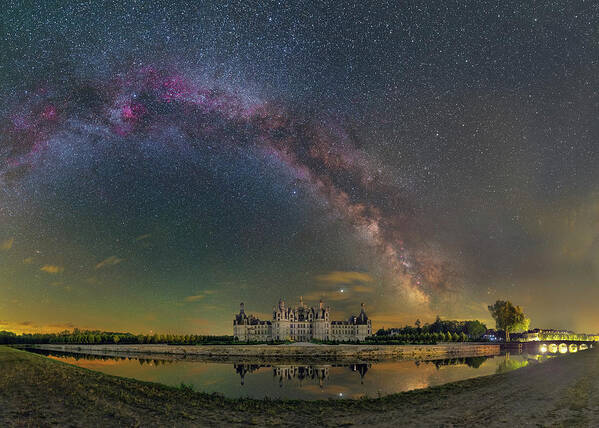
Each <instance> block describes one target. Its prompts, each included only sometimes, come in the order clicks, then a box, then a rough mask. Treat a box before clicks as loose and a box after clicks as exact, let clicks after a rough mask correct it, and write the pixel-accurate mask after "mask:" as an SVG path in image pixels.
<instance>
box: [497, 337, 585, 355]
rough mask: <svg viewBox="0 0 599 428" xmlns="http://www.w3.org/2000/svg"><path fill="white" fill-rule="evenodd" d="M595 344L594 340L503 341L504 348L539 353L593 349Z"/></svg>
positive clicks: (564, 352)
mask: <svg viewBox="0 0 599 428" xmlns="http://www.w3.org/2000/svg"><path fill="white" fill-rule="evenodd" d="M594 344H595V342H594V341H580V340H539V341H530V342H509V343H503V344H502V348H504V349H508V350H509V349H517V350H518V351H520V352H521V351H522V350H526V351H528V352H533V353H534V352H536V353H539V354H567V353H574V352H578V351H586V350H587V349H592V348H593V346H594Z"/></svg>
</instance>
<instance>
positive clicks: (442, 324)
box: [376, 316, 487, 342]
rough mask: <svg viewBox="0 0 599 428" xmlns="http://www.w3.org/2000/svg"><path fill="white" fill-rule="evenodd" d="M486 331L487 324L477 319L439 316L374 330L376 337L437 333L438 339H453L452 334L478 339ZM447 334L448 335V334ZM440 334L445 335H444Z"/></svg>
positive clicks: (467, 338)
mask: <svg viewBox="0 0 599 428" xmlns="http://www.w3.org/2000/svg"><path fill="white" fill-rule="evenodd" d="M486 331H487V326H486V325H484V324H483V323H481V322H480V321H478V320H473V321H457V320H442V319H441V318H440V317H439V316H437V319H436V320H435V322H434V323H432V324H424V325H422V324H421V322H420V320H416V322H415V323H414V326H409V325H408V326H405V327H402V328H390V329H380V330H378V331H377V332H376V337H377V338H378V337H385V336H398V335H403V336H410V335H411V336H421V335H429V336H430V335H435V334H436V335H437V340H438V341H441V342H442V341H455V339H454V335H457V336H458V338H462V336H465V338H466V339H464V340H479V339H480V338H481V337H482V336H483V335H484V334H485V332H486ZM448 334H449V336H448ZM442 335H445V336H444V337H443V336H442Z"/></svg>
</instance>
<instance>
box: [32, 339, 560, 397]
mask: <svg viewBox="0 0 599 428" xmlns="http://www.w3.org/2000/svg"><path fill="white" fill-rule="evenodd" d="M34 352H36V353H40V354H43V355H47V356H49V357H50V358H53V359H55V360H58V361H63V362H66V363H70V364H74V365H76V366H80V367H85V368H88V369H92V370H97V371H100V372H103V373H107V374H111V375H116V376H122V377H129V378H134V379H139V380H143V381H151V382H159V383H163V384H166V385H172V386H179V385H181V383H184V384H186V385H191V386H192V387H193V388H194V390H196V391H202V392H208V393H214V392H215V393H220V394H223V395H225V396H227V397H253V398H264V397H269V398H288V399H326V398H360V397H363V396H368V397H377V396H383V395H387V394H392V393H397V392H402V391H409V390H413V389H419V388H426V387H429V386H434V385H442V384H444V383H448V382H455V381H459V380H463V379H469V378H474V377H479V376H486V375H491V374H495V373H500V372H503V371H509V370H513V369H517V368H520V367H524V366H526V365H529V364H536V363H539V362H540V361H543V360H545V359H547V358H549V356H544V355H537V354H530V353H522V354H513V353H512V354H503V355H497V356H488V357H469V358H454V359H445V360H431V361H413V360H397V361H383V362H374V363H368V364H365V363H355V364H334V363H331V364H327V363H324V364H303V363H302V362H301V361H298V362H293V363H286V364H283V363H276V362H271V363H269V362H266V361H265V362H263V363H260V364H247V363H235V362H205V361H186V360H161V359H143V358H136V357H134V356H131V357H111V356H103V355H102V356H98V355H86V354H76V353H65V352H58V351H41V350H35V351H34Z"/></svg>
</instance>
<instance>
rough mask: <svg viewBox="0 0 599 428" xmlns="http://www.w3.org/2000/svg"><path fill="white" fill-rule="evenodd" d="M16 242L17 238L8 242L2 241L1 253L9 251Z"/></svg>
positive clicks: (0, 245)
mask: <svg viewBox="0 0 599 428" xmlns="http://www.w3.org/2000/svg"><path fill="white" fill-rule="evenodd" d="M14 242H15V238H9V239H7V240H6V241H2V243H0V250H1V251H8V250H10V249H11V248H12V244H14Z"/></svg>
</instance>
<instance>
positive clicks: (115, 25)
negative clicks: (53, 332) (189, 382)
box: [0, 1, 599, 333]
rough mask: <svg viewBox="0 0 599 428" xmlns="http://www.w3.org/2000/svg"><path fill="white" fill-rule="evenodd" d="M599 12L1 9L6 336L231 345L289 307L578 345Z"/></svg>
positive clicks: (505, 7)
mask: <svg viewBox="0 0 599 428" xmlns="http://www.w3.org/2000/svg"><path fill="white" fill-rule="evenodd" d="M598 9H599V8H598V6H597V5H596V4H594V3H593V2H587V1H579V2H558V1H553V2H543V3H539V4H534V5H533V4H525V3H522V2H503V3H501V4H500V5H499V4H496V3H493V2H443V4H442V5H437V4H432V3H430V2H414V3H411V4H410V5H405V6H400V5H397V4H396V2H373V3H368V2H367V3H364V2H355V3H344V4H341V3H338V2H293V3H289V2H262V3H260V4H251V3H248V2H226V3H225V2H212V3H211V2H193V3H187V4H186V3H175V2H136V1H132V2H127V3H123V4H121V3H118V2H87V3H82V4H64V3H63V2H43V3H42V4H38V5H34V6H31V5H28V4H25V3H21V2H9V4H8V5H7V6H6V7H5V13H3V16H2V18H1V19H2V27H1V28H2V29H1V30H0V44H1V46H2V49H0V75H1V76H2V79H1V82H0V94H1V96H2V103H1V104H0V116H1V117H2V121H1V124H0V300H1V301H2V303H0V328H9V327H10V328H13V329H19V328H22V329H24V328H25V327H27V328H29V329H32V328H38V329H44V328H45V329H60V328H63V327H64V326H75V325H76V326H80V327H94V328H104V329H120V330H132V331H144V332H145V331H147V330H149V329H153V330H165V331H166V330H168V331H176V332H186V331H189V330H194V331H196V330H200V331H204V332H216V333H222V332H224V333H226V332H228V327H227V326H228V322H229V318H230V316H231V314H232V313H233V312H234V311H235V309H236V306H237V304H238V302H239V301H242V300H243V301H245V302H246V307H247V308H248V310H249V311H250V312H257V313H261V314H267V313H268V312H269V310H270V306H271V304H272V303H273V302H275V301H276V300H277V299H278V298H279V297H285V298H287V299H289V300H296V299H298V298H299V296H300V295H303V296H304V300H305V301H308V302H309V303H310V302H312V303H313V302H315V301H317V300H318V298H320V297H323V298H324V299H325V300H327V301H330V303H331V306H332V307H333V309H334V310H336V311H338V312H339V313H340V314H344V315H349V314H350V312H352V311H356V310H357V308H359V306H358V305H359V303H360V302H361V301H365V302H366V303H367V305H368V307H369V308H371V309H370V310H371V312H370V313H371V314H372V315H370V316H371V318H372V319H373V320H375V321H378V324H377V325H378V326H379V327H380V326H383V325H385V326H390V325H399V324H403V323H406V322H410V323H411V322H413V320H415V319H416V318H420V319H424V320H426V319H428V318H431V320H432V319H433V318H434V316H435V315H436V314H440V315H441V316H447V317H457V318H480V319H483V320H487V318H488V317H489V316H488V314H487V311H486V305H487V304H488V303H489V302H491V301H494V300H496V299H498V298H509V299H510V300H512V301H514V302H515V303H518V304H521V305H522V306H524V307H525V309H526V310H527V313H529V315H530V316H531V318H532V319H533V324H534V325H535V326H539V327H556V328H558V327H559V328H570V329H577V330H585V331H586V330H588V331H592V330H593V328H595V326H596V323H597V322H598V321H599V319H598V318H597V316H596V315H595V314H594V311H593V306H592V304H591V302H592V301H593V297H599V295H598V292H597V287H596V282H597V278H598V273H599V270H598V269H599V265H597V262H596V260H595V257H594V250H595V246H596V237H597V236H598V233H599V229H597V224H596V220H595V219H596V216H597V214H598V207H599V200H598V197H597V184H599V176H598V174H597V172H596V168H595V167H594V166H595V165H596V162H597V160H598V159H597V158H598V157H599V150H598V148H597V137H598V135H599V129H598V128H599V127H598V125H597V120H596V118H597V114H598V113H599V108H598V107H599V96H598V93H597V88H598V87H599V86H598V83H599V82H598V78H597V76H598V73H597V67H598V60H599V44H598V42H599V34H598V33H597V28H598V26H597V24H598V23H599V22H598V21H599V19H598V13H599V10H598ZM356 274H358V275H356ZM327 275H328V276H327ZM331 278H332V279H331ZM341 290H343V291H341ZM74 301H75V302H77V305H73V304H72V302H74ZM564 304H565V305H566V306H567V307H570V308H573V309H572V310H568V311H563V310H562V311H560V310H558V309H559V308H562V307H563V305H564ZM32 305H33V308H34V310H33V311H32V310H31V308H32ZM264 316H267V315H264ZM375 327H376V326H375Z"/></svg>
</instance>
